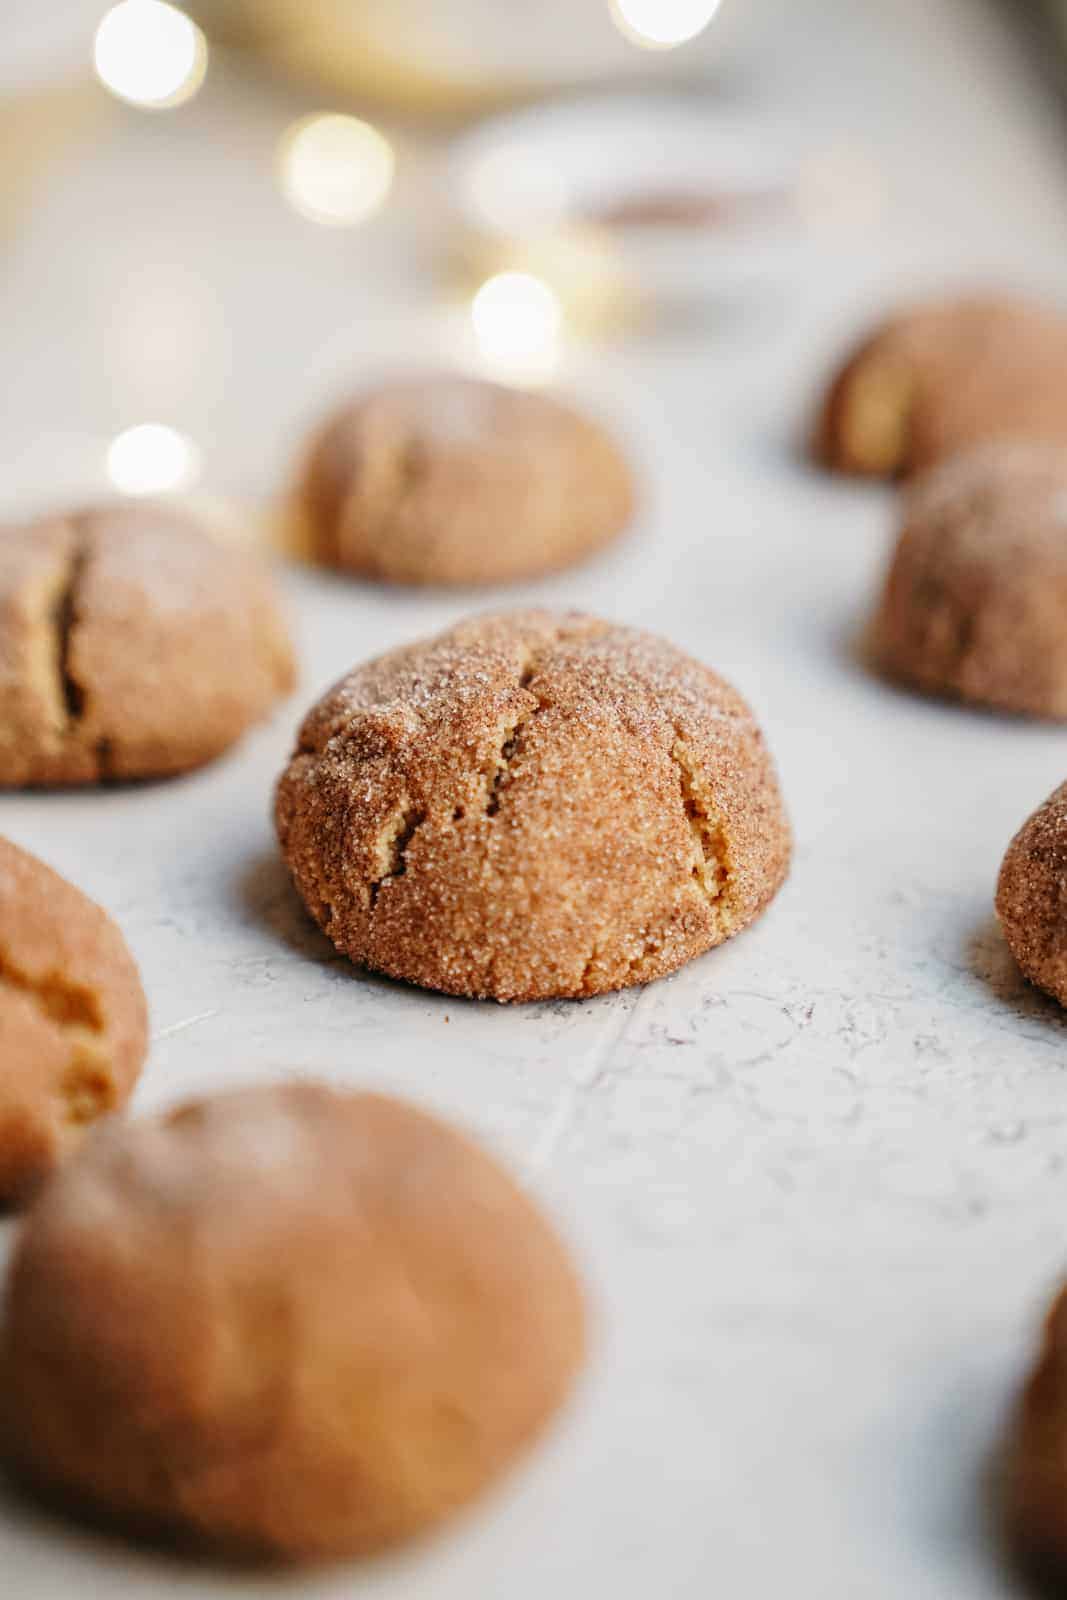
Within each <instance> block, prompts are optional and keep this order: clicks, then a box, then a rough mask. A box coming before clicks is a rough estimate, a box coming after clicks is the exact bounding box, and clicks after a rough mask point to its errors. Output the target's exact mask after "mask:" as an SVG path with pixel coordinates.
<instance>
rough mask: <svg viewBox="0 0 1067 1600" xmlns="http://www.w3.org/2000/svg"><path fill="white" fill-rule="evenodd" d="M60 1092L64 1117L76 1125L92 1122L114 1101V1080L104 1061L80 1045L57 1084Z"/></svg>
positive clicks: (111, 1108)
mask: <svg viewBox="0 0 1067 1600" xmlns="http://www.w3.org/2000/svg"><path fill="white" fill-rule="evenodd" d="M60 1094H61V1096H62V1099H63V1103H64V1106H65V1108H66V1119H67V1121H68V1122H69V1123H72V1124H73V1125H74V1126H75V1127H84V1126H85V1125H86V1124H87V1123H90V1122H95V1121H96V1120H97V1118H98V1117H102V1116H105V1115H106V1114H107V1112H109V1111H113V1110H114V1109H115V1105H116V1103H117V1095H116V1090H115V1082H114V1079H113V1078H112V1076H111V1074H110V1072H109V1071H108V1070H107V1063H106V1061H105V1060H104V1059H103V1058H102V1057H101V1055H100V1054H99V1052H98V1051H96V1050H94V1049H93V1048H92V1047H91V1046H79V1047H78V1048H77V1049H76V1050H75V1053H74V1056H73V1057H72V1059H71V1063H70V1066H69V1067H68V1068H67V1071H66V1074H65V1075H64V1077H63V1081H62V1083H61V1084H60Z"/></svg>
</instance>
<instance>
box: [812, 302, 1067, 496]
mask: <svg viewBox="0 0 1067 1600" xmlns="http://www.w3.org/2000/svg"><path fill="white" fill-rule="evenodd" d="M1007 438H1012V439H1033V440H1038V441H1042V442H1045V443H1053V444H1058V445H1062V446H1064V447H1065V448H1067V317H1065V316H1063V315H1062V314H1060V313H1059V312H1057V311H1055V310H1053V309H1052V308H1051V307H1048V306H1043V305H1040V304H1033V303H1030V302H1028V301H1025V300H1018V299H1012V298H1010V297H997V296H992V295H986V296H970V297H967V298H963V299H959V300H946V301H943V302H938V303H934V304H929V305H923V306H917V307H914V308H913V309H911V310H908V311H904V312H902V313H901V314H900V315H899V316H896V317H894V318H892V319H891V320H890V321H889V322H887V323H886V324H884V325H883V326H882V327H881V328H878V329H877V330H876V331H875V332H874V333H873V334H871V335H870V336H869V337H868V338H866V339H865V340H864V341H863V342H862V343H861V344H860V345H859V347H858V348H857V349H856V350H854V351H853V352H852V354H851V355H850V356H849V358H848V360H847V361H846V362H845V364H844V367H843V368H842V370H841V371H840V372H839V374H838V376H837V377H836V378H835V380H834V382H833V383H832V385H831V387H830V390H829V393H828V394H827V396H826V399H825V401H824V402H823V406H822V411H821V415H820V418H819V421H818V425H817V428H816V436H815V452H816V455H817V456H818V457H819V459H820V460H821V461H822V462H823V463H824V465H826V466H829V467H831V468H834V469H835V470H837V471H839V472H852V473H860V474H866V475H869V476H872V477H894V476H897V475H906V474H910V473H913V472H917V471H919V470H921V469H923V468H925V467H929V466H933V465H934V464H935V463H937V462H939V461H943V460H944V459H945V458H946V457H948V456H951V455H954V454H956V452H958V451H961V450H968V449H971V448H972V447H973V446H975V445H978V444H982V443H984V442H985V441H986V440H990V439H1007Z"/></svg>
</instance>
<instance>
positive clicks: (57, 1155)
mask: <svg viewBox="0 0 1067 1600" xmlns="http://www.w3.org/2000/svg"><path fill="white" fill-rule="evenodd" d="M147 1047H148V1013H147V1008H146V1006H145V998H144V991H143V990H142V988H141V980H140V977H139V976H138V973H137V968H136V967H135V966H134V963H133V959H132V957H131V956H130V953H129V951H128V950H127V948H126V945H125V942H124V941H123V938H122V935H121V933H120V932H119V930H118V928H116V926H115V924H114V923H113V922H112V920H111V918H110V917H109V916H107V915H106V913H105V912H103V911H102V910H101V909H100V907H99V906H98V905H95V904H94V903H93V901H92V900H89V899H88V898H87V897H86V896H85V895H83V894H82V893H81V891H80V890H78V889H75V887H74V885H73V884H70V883H68V882H67V881H66V879H65V878H61V877H59V876H58V874H57V873H55V872H53V871H51V869H50V868H49V867H46V866H45V865H44V863H43V861H38V860H37V858H36V857H35V856H31V855H27V853H26V852H25V851H24V850H20V849H18V847H17V846H16V845H13V844H11V843H10V842H9V841H8V840H7V839H0V1206H6V1205H10V1204H12V1203H13V1202H18V1201H21V1200H23V1199H24V1198H25V1197H26V1196H27V1195H28V1194H29V1193H30V1191H31V1190H32V1189H33V1188H34V1187H35V1186H36V1185H37V1184H38V1183H39V1182H40V1180H41V1179H42V1178H43V1177H44V1176H45V1175H46V1174H47V1173H48V1172H50V1171H51V1169H52V1168H53V1167H54V1166H55V1165H56V1164H57V1162H59V1161H60V1160H62V1159H63V1158H64V1157H65V1156H66V1155H68V1154H69V1153H70V1151H71V1150H73V1149H74V1148H75V1146H76V1145H77V1144H78V1143H79V1142H80V1140H81V1139H82V1137H83V1136H84V1134H85V1132H86V1130H87V1129H88V1128H89V1127H90V1126H91V1124H92V1123H94V1122H95V1121H96V1120H97V1118H98V1117H102V1116H104V1115H105V1114H106V1113H107V1112H109V1111H114V1110H117V1109H118V1107H119V1106H121V1105H123V1104H124V1103H125V1101H126V1100H127V1099H128V1098H129V1096H130V1094H131V1093H132V1091H133V1086H134V1083H135V1082H136V1080H137V1076H138V1074H139V1072H140V1070H141V1065H142V1063H143V1061H144V1058H145V1051H146V1050H147Z"/></svg>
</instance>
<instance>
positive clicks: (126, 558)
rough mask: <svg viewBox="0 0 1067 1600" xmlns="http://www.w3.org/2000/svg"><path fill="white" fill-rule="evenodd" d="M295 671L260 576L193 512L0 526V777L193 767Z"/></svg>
mask: <svg viewBox="0 0 1067 1600" xmlns="http://www.w3.org/2000/svg"><path fill="white" fill-rule="evenodd" d="M293 677H294V669H293V657H292V652H291V649H290V645H289V641H288V638H287V635H286V631H285V626H284V624H283V622H282V620H281V618H280V616H279V613H278V609H277V606H276V603H275V599H274V595H273V591H272V588H271V585H270V582H269V579H268V578H267V576H266V574H265V573H264V572H263V570H262V569H261V568H260V566H259V565H258V564H257V563H256V561H255V560H254V559H253V558H252V557H251V556H250V555H248V554H247V553H246V552H244V551H241V550H238V549H234V548H228V547H227V546H225V545H223V544H221V543H219V542H217V541H216V540H214V539H212V538H211V537H210V536H209V535H208V534H207V533H206V532H204V531H203V530H202V529H201V527H200V526H199V524H198V523H197V522H196V521H195V520H193V519H192V518H190V517H189V516H188V515H187V514H185V513H183V512H181V511H179V510H176V509H172V508H169V507H165V506H162V505H149V504H129V505H116V506H112V507H107V508H102V509H99V510H91V511H86V512H83V513H80V514H77V515H72V516H65V517H55V518H51V519H48V520H45V521H41V522H36V523H31V524H26V525H20V526H8V527H4V528H0V788H4V787H6V788H11V787H23V786H27V785H49V784H82V783H98V782H102V781H105V780H108V779H122V778H156V777H165V776H168V775H170V774H173V773H178V772H184V771H185V770H187V769H188V768H191V767H196V766H199V765H201V764H202V763H203V762H206V761H210V760H211V759H212V758H213V757H215V756H217V755H219V754H221V752H222V751H223V750H225V749H227V748H228V746H230V745H231V744H233V743H234V742H235V741H236V740H237V739H238V738H240V736H241V734H242V733H244V731H245V729H246V728H247V727H248V726H249V725H250V724H251V723H253V722H255V721H257V720H258V719H259V718H260V717H262V716H264V715H265V714H266V712H267V711H268V710H269V708H270V706H271V705H272V703H273V702H274V700H275V699H276V698H277V697H278V696H279V695H280V694H283V693H285V692H287V691H288V690H289V689H290V688H291V687H292V683H293Z"/></svg>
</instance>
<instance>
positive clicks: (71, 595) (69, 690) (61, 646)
mask: <svg viewBox="0 0 1067 1600" xmlns="http://www.w3.org/2000/svg"><path fill="white" fill-rule="evenodd" d="M88 560H89V546H88V542H87V540H86V538H85V535H84V533H83V532H82V530H81V528H80V527H79V526H78V524H77V523H76V524H75V542H74V547H73V549H72V551H71V554H70V562H69V565H68V567H67V575H66V579H65V581H64V584H63V588H62V589H61V591H60V593H59V596H58V598H57V600H56V605H55V611H54V614H53V616H54V622H53V625H54V627H55V636H56V673H57V676H58V678H59V694H60V699H61V701H62V704H63V706H64V708H65V710H66V714H67V724H68V727H71V726H73V725H74V724H75V723H77V722H80V721H81V719H82V717H83V716H84V714H85V689H84V688H83V686H82V685H81V684H80V683H79V682H78V680H77V678H76V677H75V676H74V672H73V668H72V665H71V649H72V642H73V636H74V628H75V626H76V624H77V621H78V597H79V591H80V589H81V585H82V579H83V578H84V576H85V568H86V565H87V563H88Z"/></svg>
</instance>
